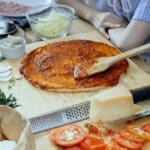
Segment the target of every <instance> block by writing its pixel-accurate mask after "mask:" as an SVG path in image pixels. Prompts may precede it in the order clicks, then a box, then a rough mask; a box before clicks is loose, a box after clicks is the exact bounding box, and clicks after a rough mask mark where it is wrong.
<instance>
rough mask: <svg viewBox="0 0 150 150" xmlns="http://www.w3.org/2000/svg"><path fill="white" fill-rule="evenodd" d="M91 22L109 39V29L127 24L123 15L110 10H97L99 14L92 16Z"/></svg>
mask: <svg viewBox="0 0 150 150" xmlns="http://www.w3.org/2000/svg"><path fill="white" fill-rule="evenodd" d="M91 23H92V24H93V25H94V26H95V28H96V29H97V30H98V31H99V32H100V33H101V34H102V35H104V36H105V37H106V38H107V39H109V35H108V33H107V30H108V29H111V28H120V27H125V26H126V23H125V21H124V20H123V19H122V18H121V17H119V16H117V15H115V14H113V13H110V12H104V13H99V12H97V14H96V15H95V16H94V17H93V18H92V20H91Z"/></svg>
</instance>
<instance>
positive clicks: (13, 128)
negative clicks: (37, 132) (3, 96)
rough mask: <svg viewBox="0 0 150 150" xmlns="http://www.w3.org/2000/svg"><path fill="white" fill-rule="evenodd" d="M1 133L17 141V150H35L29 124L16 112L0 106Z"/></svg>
mask: <svg viewBox="0 0 150 150" xmlns="http://www.w3.org/2000/svg"><path fill="white" fill-rule="evenodd" d="M0 117H1V121H0V131H1V132H2V134H3V135H4V136H5V137H6V138H7V139H8V140H12V141H15V142H16V143H17V147H16V149H15V150H35V142H34V138H33V134H32V132H31V129H30V124H29V122H28V121H27V120H26V119H25V118H24V117H23V116H22V115H21V114H20V113H18V112H17V111H16V110H14V109H12V108H9V107H7V106H0Z"/></svg>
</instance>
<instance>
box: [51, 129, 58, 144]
mask: <svg viewBox="0 0 150 150" xmlns="http://www.w3.org/2000/svg"><path fill="white" fill-rule="evenodd" d="M58 129H59V128H55V129H52V130H51V131H50V132H49V139H50V140H51V141H52V142H53V143H54V144H56V137H55V135H56V132H57V131H58Z"/></svg>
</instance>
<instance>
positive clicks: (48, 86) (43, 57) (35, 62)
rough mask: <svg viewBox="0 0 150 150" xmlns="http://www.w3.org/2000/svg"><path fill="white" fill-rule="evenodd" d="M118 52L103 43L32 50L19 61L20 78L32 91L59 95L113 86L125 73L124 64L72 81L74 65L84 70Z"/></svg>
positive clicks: (75, 42) (60, 44)
mask: <svg viewBox="0 0 150 150" xmlns="http://www.w3.org/2000/svg"><path fill="white" fill-rule="evenodd" d="M118 53H119V52H118V50H117V49H116V48H114V47H111V46H109V45H107V44H105V43H100V42H94V41H89V40H71V41H62V42H56V43H50V44H47V45H45V46H43V47H39V48H36V49H34V50H33V51H32V52H30V53H29V54H27V56H26V57H25V58H24V60H23V61H22V66H21V68H20V72H21V74H23V75H24V77H25V78H26V79H27V80H28V81H29V82H30V83H31V84H32V85H33V86H35V87H38V88H41V89H44V90H50V91H61V92H82V91H91V90H98V89H102V88H106V87H109V86H114V85H116V84H117V83H118V82H119V79H120V77H121V75H122V74H124V73H126V71H127V67H128V62H127V61H126V60H122V61H120V62H119V63H117V64H115V65H113V66H112V67H110V68H109V69H108V70H106V71H105V72H102V73H98V74H95V75H93V76H91V77H86V78H83V79H78V80H77V79H74V77H73V71H74V67H75V66H76V65H80V66H81V68H82V69H83V70H84V69H86V68H88V67H90V66H91V65H92V64H93V63H95V61H96V60H97V59H98V58H99V57H102V56H113V55H116V54H118Z"/></svg>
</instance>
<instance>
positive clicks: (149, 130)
mask: <svg viewBox="0 0 150 150" xmlns="http://www.w3.org/2000/svg"><path fill="white" fill-rule="evenodd" d="M142 129H143V130H144V131H145V132H147V133H150V123H146V124H144V125H143V126H142Z"/></svg>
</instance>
